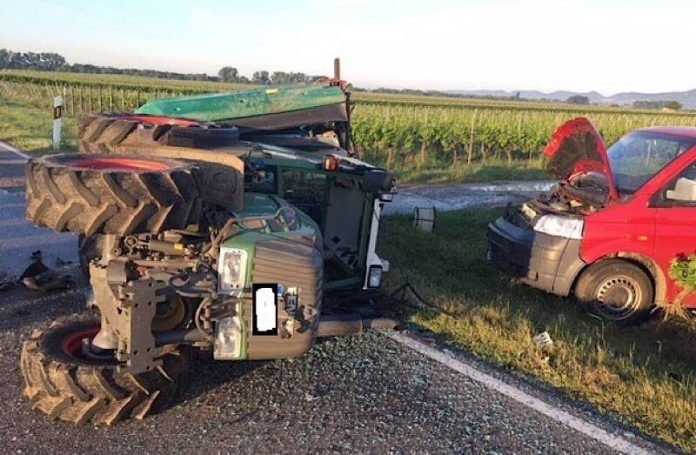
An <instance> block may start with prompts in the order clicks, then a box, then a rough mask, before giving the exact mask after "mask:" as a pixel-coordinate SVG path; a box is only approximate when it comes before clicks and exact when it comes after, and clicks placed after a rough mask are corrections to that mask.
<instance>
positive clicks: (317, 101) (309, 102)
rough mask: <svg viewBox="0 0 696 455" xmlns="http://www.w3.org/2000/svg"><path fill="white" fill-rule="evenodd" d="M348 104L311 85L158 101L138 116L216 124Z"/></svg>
mask: <svg viewBox="0 0 696 455" xmlns="http://www.w3.org/2000/svg"><path fill="white" fill-rule="evenodd" d="M345 101H346V95H345V93H343V91H342V90H341V89H340V88H338V87H326V86H320V85H309V86H302V87H277V88H262V89H255V90H249V91H245V92H230V93H215V94H210V95H196V96H184V97H179V98H166V99H158V100H153V101H150V102H149V103H146V104H144V105H142V106H141V107H140V108H138V109H137V110H136V111H135V113H136V114H148V115H161V116H166V117H178V118H186V119H191V120H198V121H202V122H216V121H222V120H231V119H241V118H248V117H257V116H261V115H268V114H277V113H281V112H292V111H301V110H305V109H313V108H317V107H322V106H329V105H332V104H339V103H345Z"/></svg>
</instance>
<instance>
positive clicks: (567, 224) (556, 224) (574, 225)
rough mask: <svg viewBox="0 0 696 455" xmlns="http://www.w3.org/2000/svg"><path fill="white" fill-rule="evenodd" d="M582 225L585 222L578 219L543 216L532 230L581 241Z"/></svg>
mask: <svg viewBox="0 0 696 455" xmlns="http://www.w3.org/2000/svg"><path fill="white" fill-rule="evenodd" d="M584 225H585V222H584V221H583V220H582V219H580V218H570V217H567V216H557V215H544V216H542V217H541V218H539V221H537V223H536V224H535V225H534V230H535V231H537V232H543V233H544V234H549V235H555V236H557V237H564V238H566V239H581V238H582V228H583V226H584Z"/></svg>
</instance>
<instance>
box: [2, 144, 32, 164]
mask: <svg viewBox="0 0 696 455" xmlns="http://www.w3.org/2000/svg"><path fill="white" fill-rule="evenodd" d="M0 150H4V151H5V152H11V153H14V154H15V155H17V156H20V157H22V158H23V159H25V160H30V159H31V156H29V155H27V154H26V153H24V152H22V151H21V150H19V149H18V148H16V147H13V146H11V145H10V144H8V143H7V142H0Z"/></svg>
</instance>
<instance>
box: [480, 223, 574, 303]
mask: <svg viewBox="0 0 696 455" xmlns="http://www.w3.org/2000/svg"><path fill="white" fill-rule="evenodd" d="M580 242H581V240H576V239H567V238H563V237H557V236H554V235H549V234H544V233H540V232H536V231H534V230H533V229H531V228H521V227H518V226H515V225H514V224H512V223H510V222H509V221H507V220H506V219H505V218H503V217H501V218H498V219H497V220H495V221H494V222H493V223H491V224H489V225H488V257H489V259H490V260H491V262H493V263H494V264H495V265H497V266H498V267H500V268H501V269H503V270H505V271H506V272H507V273H509V274H510V275H512V276H513V277H515V278H517V279H519V280H520V281H522V282H523V283H525V284H528V285H530V286H532V287H535V288H537V289H541V290H544V291H547V292H551V293H554V294H558V295H561V296H567V295H568V294H569V293H570V290H571V288H572V286H573V283H574V282H575V278H576V277H577V275H578V273H580V270H582V268H583V267H584V266H585V263H584V262H583V261H582V259H580Z"/></svg>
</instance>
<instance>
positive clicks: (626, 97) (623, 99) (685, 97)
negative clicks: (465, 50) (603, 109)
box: [449, 89, 696, 109]
mask: <svg viewBox="0 0 696 455" xmlns="http://www.w3.org/2000/svg"><path fill="white" fill-rule="evenodd" d="M518 92H519V97H520V98H523V99H531V100H554V101H565V100H567V99H568V98H570V97H571V96H573V95H582V96H586V97H588V98H589V99H590V102H591V103H593V104H618V105H621V106H631V105H632V104H633V103H634V102H635V101H677V102H679V103H681V104H682V106H684V107H685V108H687V109H696V89H693V90H688V91H685V92H664V93H641V92H622V93H617V94H615V95H611V96H604V95H602V94H601V93H599V92H594V91H593V92H572V91H568V90H557V91H555V92H550V93H544V92H540V91H537V90H513V91H506V90H450V91H449V93H452V94H456V95H475V96H494V97H514V96H516V95H517V93H518Z"/></svg>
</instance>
